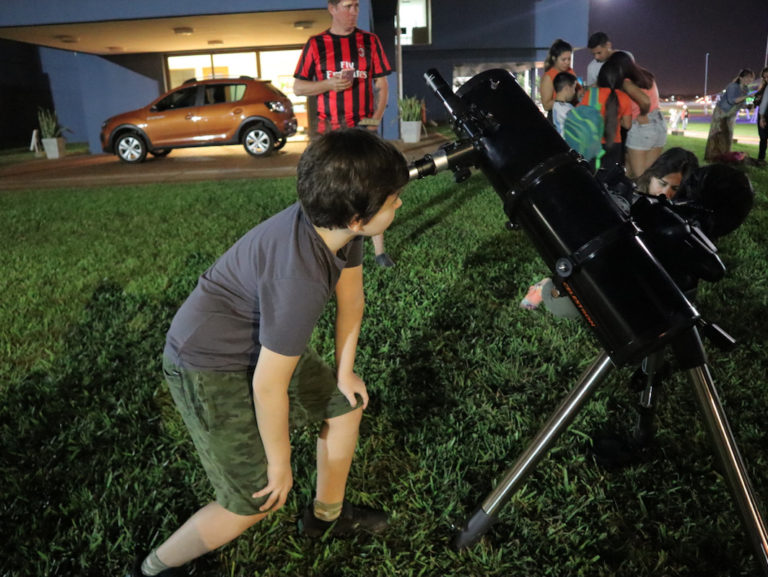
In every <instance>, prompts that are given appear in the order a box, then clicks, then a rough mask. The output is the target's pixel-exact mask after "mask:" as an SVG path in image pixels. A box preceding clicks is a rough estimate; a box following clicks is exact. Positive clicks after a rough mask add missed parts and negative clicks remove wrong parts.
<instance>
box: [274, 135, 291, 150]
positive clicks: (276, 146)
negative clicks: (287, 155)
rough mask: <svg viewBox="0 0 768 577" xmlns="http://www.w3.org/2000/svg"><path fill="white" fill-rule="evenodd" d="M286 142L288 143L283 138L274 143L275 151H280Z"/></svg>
mask: <svg viewBox="0 0 768 577" xmlns="http://www.w3.org/2000/svg"><path fill="white" fill-rule="evenodd" d="M286 142H288V139H287V138H285V137H283V138H281V139H280V140H278V141H277V142H275V150H280V149H281V148H282V147H283V146H285V143H286Z"/></svg>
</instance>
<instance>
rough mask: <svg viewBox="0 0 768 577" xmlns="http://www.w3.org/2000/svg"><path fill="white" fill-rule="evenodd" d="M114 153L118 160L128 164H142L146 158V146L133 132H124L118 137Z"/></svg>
mask: <svg viewBox="0 0 768 577" xmlns="http://www.w3.org/2000/svg"><path fill="white" fill-rule="evenodd" d="M115 151H116V153H117V156H118V158H119V159H120V160H122V161H123V162H127V163H129V164H135V163H138V162H143V161H144V159H145V158H146V157H147V145H146V144H144V140H143V139H142V138H141V136H139V135H138V134H136V133H135V132H126V133H125V134H121V135H120V136H118V137H117V141H116V142H115Z"/></svg>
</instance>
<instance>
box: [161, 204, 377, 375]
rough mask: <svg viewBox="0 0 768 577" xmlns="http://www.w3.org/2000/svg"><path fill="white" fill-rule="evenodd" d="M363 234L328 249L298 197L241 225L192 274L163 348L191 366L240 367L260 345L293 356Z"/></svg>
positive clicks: (358, 253) (358, 254)
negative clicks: (194, 278)
mask: <svg viewBox="0 0 768 577" xmlns="http://www.w3.org/2000/svg"><path fill="white" fill-rule="evenodd" d="M362 258H363V237H358V238H355V239H354V240H353V241H352V242H350V243H348V244H347V245H346V246H344V248H342V249H341V250H340V251H339V252H338V254H333V253H332V252H331V250H330V249H329V248H328V246H327V245H326V244H325V242H323V240H322V239H321V238H320V236H319V235H318V234H317V231H316V230H315V228H314V227H313V226H312V224H311V223H310V222H309V220H308V219H307V217H306V216H305V215H304V212H303V211H302V209H301V206H300V204H299V203H295V204H293V205H292V206H290V207H288V208H287V209H285V210H283V211H282V212H280V213H278V214H276V215H274V216H273V217H271V218H269V219H267V220H266V221H264V222H262V223H261V224H259V225H258V226H256V227H255V228H253V229H251V230H250V231H249V232H247V233H246V234H245V235H244V236H243V237H242V238H241V239H240V240H238V241H237V242H236V243H235V244H234V245H232V247H231V248H230V249H229V250H228V251H227V252H225V253H224V254H223V255H222V256H221V257H220V258H219V260H217V261H216V262H215V263H214V264H213V266H211V268H209V269H208V270H207V271H205V272H204V273H203V274H202V276H201V277H200V278H199V280H198V283H197V286H196V287H195V290H194V291H192V294H190V296H189V297H188V298H187V300H186V301H185V302H184V304H183V305H182V306H181V308H180V309H179V311H178V312H177V313H176V316H175V317H174V319H173V321H172V322H171V328H170V329H169V331H168V334H167V337H166V347H165V353H166V354H167V355H169V356H170V357H171V358H172V359H174V360H175V361H176V362H177V363H178V364H180V365H182V366H184V367H188V368H194V369H203V370H212V371H240V370H247V369H249V368H251V367H253V366H255V365H256V360H257V359H258V356H259V350H260V349H261V345H264V346H265V347H267V348H268V349H270V350H271V351H274V352H276V353H279V354H282V355H286V356H298V355H300V354H302V353H303V352H304V349H305V348H306V345H307V343H308V342H309V339H310V337H311V335H312V330H313V328H314V326H315V324H316V322H317V320H318V318H319V317H320V315H321V314H322V312H323V309H324V308H325V305H326V304H327V302H328V301H329V300H330V298H331V295H332V294H333V290H334V288H335V286H336V283H337V281H338V280H339V276H340V275H341V271H342V269H344V268H345V267H354V266H359V265H360V264H361V263H362Z"/></svg>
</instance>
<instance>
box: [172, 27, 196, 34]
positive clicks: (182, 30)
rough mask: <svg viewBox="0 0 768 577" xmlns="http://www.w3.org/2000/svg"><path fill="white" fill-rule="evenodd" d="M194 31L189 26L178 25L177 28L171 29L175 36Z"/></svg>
mask: <svg viewBox="0 0 768 577" xmlns="http://www.w3.org/2000/svg"><path fill="white" fill-rule="evenodd" d="M194 32H195V29H194V28H192V27H191V26H178V27H177V28H174V29H173V33H174V34H176V35H177V36H192V34H194Z"/></svg>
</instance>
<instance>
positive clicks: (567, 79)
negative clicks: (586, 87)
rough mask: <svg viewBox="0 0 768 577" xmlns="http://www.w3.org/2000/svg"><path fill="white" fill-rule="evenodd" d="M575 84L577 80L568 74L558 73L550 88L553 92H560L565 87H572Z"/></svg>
mask: <svg viewBox="0 0 768 577" xmlns="http://www.w3.org/2000/svg"><path fill="white" fill-rule="evenodd" d="M576 82H578V78H576V77H575V76H574V75H573V74H571V73H570V72H558V73H557V75H556V76H555V78H554V79H553V80H552V88H554V90H555V92H560V91H561V90H562V89H563V88H565V87H566V86H573V85H574V84H576Z"/></svg>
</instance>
